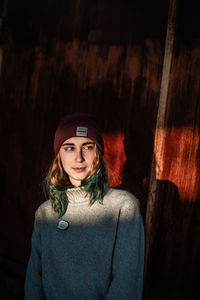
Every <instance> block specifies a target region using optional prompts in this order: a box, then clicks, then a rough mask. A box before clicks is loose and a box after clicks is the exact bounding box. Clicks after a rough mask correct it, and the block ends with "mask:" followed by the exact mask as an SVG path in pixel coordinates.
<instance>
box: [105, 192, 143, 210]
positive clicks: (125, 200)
mask: <svg viewBox="0 0 200 300" xmlns="http://www.w3.org/2000/svg"><path fill="white" fill-rule="evenodd" d="M105 198H107V200H109V201H112V202H114V203H115V205H116V204H118V205H120V206H138V205H139V200H138V198H137V197H136V196H135V195H133V194H132V193H131V192H129V191H126V190H122V189H118V188H110V189H109V190H108V192H107V194H106V197H105Z"/></svg>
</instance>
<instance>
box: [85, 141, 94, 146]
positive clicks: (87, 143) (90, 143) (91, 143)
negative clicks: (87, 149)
mask: <svg viewBox="0 0 200 300" xmlns="http://www.w3.org/2000/svg"><path fill="white" fill-rule="evenodd" d="M94 144H95V143H93V142H86V143H83V144H82V146H85V145H94Z"/></svg>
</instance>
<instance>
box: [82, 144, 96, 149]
mask: <svg viewBox="0 0 200 300" xmlns="http://www.w3.org/2000/svg"><path fill="white" fill-rule="evenodd" d="M83 149H84V150H93V149H94V146H93V145H88V146H84V147H83Z"/></svg>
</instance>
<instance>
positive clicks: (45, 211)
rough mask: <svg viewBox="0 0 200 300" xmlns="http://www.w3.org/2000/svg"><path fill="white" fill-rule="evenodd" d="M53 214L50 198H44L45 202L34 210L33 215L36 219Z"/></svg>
mask: <svg viewBox="0 0 200 300" xmlns="http://www.w3.org/2000/svg"><path fill="white" fill-rule="evenodd" d="M54 214H55V213H54V211H53V208H52V205H51V202H50V200H46V201H45V202H43V203H41V204H40V206H39V207H38V208H37V210H36V212H35V216H36V218H37V219H40V218H42V219H43V218H49V217H53V216H54Z"/></svg>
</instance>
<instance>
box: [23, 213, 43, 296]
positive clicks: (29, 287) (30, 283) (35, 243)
mask: <svg viewBox="0 0 200 300" xmlns="http://www.w3.org/2000/svg"><path fill="white" fill-rule="evenodd" d="M24 292H25V293H24V294H25V297H24V299H25V300H30V299H31V300H42V299H45V298H44V295H43V291H42V268H41V251H40V232H39V221H38V219H37V213H36V218H35V222H34V228H33V234H32V247H31V255H30V258H29V262H28V266H27V270H26V279H25V291H24Z"/></svg>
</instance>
